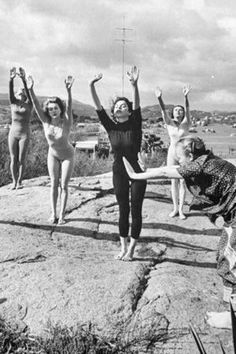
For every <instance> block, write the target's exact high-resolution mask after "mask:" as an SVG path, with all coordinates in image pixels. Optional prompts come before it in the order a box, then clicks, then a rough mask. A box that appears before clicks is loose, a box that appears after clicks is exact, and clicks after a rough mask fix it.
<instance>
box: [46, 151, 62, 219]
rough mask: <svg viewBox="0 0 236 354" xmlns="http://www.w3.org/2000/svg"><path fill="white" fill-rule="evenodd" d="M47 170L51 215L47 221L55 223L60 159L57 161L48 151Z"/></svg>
mask: <svg viewBox="0 0 236 354" xmlns="http://www.w3.org/2000/svg"><path fill="white" fill-rule="evenodd" d="M48 172H49V176H50V179H51V191H50V200H51V217H50V218H49V221H50V222H52V223H55V222H56V218H57V198H58V186H59V174H60V161H58V160H57V159H56V158H55V157H54V156H53V155H52V154H51V153H50V152H49V153H48Z"/></svg>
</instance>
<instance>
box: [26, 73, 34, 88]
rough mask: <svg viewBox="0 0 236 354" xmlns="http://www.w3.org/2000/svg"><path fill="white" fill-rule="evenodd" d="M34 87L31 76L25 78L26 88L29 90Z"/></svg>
mask: <svg viewBox="0 0 236 354" xmlns="http://www.w3.org/2000/svg"><path fill="white" fill-rule="evenodd" d="M33 87H34V80H33V77H32V76H28V78H27V88H28V89H29V90H30V89H32V88H33Z"/></svg>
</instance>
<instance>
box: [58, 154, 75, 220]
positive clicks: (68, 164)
mask: <svg viewBox="0 0 236 354" xmlns="http://www.w3.org/2000/svg"><path fill="white" fill-rule="evenodd" d="M73 165H74V158H73V157H72V158H71V159H70V160H64V161H63V162H62V164H61V208H60V214H59V220H58V224H64V223H65V219H64V217H65V210H66V203H67V199H68V184H69V181H70V178H71V175H72V172H73Z"/></svg>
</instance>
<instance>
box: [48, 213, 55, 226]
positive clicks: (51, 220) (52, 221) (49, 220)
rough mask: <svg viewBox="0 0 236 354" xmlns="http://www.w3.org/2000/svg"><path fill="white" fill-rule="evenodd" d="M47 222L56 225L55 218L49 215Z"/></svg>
mask: <svg viewBox="0 0 236 354" xmlns="http://www.w3.org/2000/svg"><path fill="white" fill-rule="evenodd" d="M48 222H50V224H56V223H57V217H56V216H55V215H51V216H50V218H49V219H48Z"/></svg>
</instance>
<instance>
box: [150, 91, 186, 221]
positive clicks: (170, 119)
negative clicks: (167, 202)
mask: <svg viewBox="0 0 236 354" xmlns="http://www.w3.org/2000/svg"><path fill="white" fill-rule="evenodd" d="M189 91H190V87H184V89H183V93H184V97H185V107H186V108H185V109H184V107H183V106H180V105H177V106H174V108H173V110H172V113H171V116H170V115H169V112H168V111H167V110H166V108H165V105H164V102H163V100H162V91H161V90H160V88H156V91H155V93H156V97H157V98H158V101H159V104H160V107H161V110H162V117H163V120H164V122H165V124H166V128H167V132H168V134H169V138H170V146H169V149H168V154H167V165H168V166H171V165H177V164H178V161H177V158H176V143H177V141H178V140H179V139H180V138H182V137H183V136H185V135H188V131H189V127H190V123H191V122H190V111H189V101H188V93H189ZM171 196H172V200H173V205H174V209H173V211H172V212H171V213H170V214H169V216H170V217H174V216H176V215H179V218H180V219H186V216H185V215H184V213H183V206H184V199H185V184H184V180H183V179H172V180H171Z"/></svg>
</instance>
